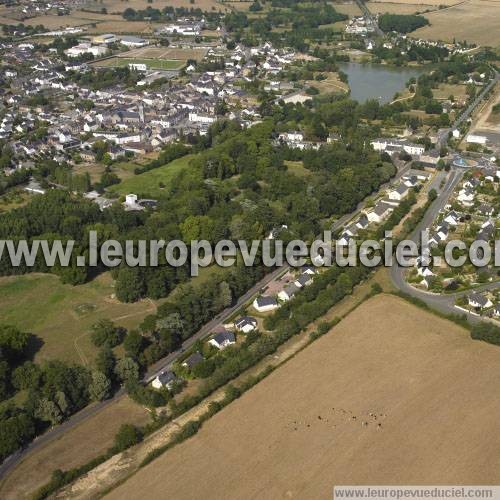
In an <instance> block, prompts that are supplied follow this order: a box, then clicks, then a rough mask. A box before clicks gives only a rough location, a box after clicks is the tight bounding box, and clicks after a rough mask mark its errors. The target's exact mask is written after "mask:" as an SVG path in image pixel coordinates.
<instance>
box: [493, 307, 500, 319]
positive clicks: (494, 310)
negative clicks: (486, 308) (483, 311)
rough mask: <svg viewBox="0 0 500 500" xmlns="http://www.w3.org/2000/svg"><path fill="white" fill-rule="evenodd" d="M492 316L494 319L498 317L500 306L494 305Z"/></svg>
mask: <svg viewBox="0 0 500 500" xmlns="http://www.w3.org/2000/svg"><path fill="white" fill-rule="evenodd" d="M493 316H494V317H495V318H499V317H500V304H496V305H495V307H494V308H493Z"/></svg>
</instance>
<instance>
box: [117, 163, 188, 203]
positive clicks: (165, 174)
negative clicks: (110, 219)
mask: <svg viewBox="0 0 500 500" xmlns="http://www.w3.org/2000/svg"><path fill="white" fill-rule="evenodd" d="M192 158H193V155H187V156H184V157H182V158H178V159H177V160H174V161H172V162H170V163H168V164H167V165H164V166H162V167H159V168H155V169H154V170H150V171H149V172H145V173H144V174H140V175H135V176H134V177H131V178H129V179H127V180H125V181H123V182H121V183H120V184H116V185H115V186H111V187H110V188H109V191H110V192H112V193H116V194H120V195H125V194H128V193H135V194H137V195H139V196H141V197H146V198H155V197H158V196H160V195H161V193H162V191H163V190H164V187H162V185H164V186H167V185H168V184H169V183H171V182H172V180H173V179H174V178H175V177H176V176H177V175H178V174H179V173H181V172H182V171H184V170H187V169H188V167H189V162H190V160H191V159H192Z"/></svg>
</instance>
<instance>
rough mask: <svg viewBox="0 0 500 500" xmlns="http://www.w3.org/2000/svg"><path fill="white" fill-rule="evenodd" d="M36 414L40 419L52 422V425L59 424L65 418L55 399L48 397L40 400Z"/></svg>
mask: <svg viewBox="0 0 500 500" xmlns="http://www.w3.org/2000/svg"><path fill="white" fill-rule="evenodd" d="M35 416H36V417H37V418H39V419H40V420H44V421H46V422H50V424H51V425H56V424H59V423H60V422H62V420H63V414H62V412H61V410H60V409H59V407H58V406H57V405H56V404H55V403H54V401H51V400H50V399H47V398H42V399H40V400H39V402H38V405H37V407H36V409H35Z"/></svg>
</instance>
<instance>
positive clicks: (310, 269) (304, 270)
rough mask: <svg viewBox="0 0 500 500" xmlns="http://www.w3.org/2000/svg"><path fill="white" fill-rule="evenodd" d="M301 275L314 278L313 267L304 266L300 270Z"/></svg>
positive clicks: (314, 271) (314, 270)
mask: <svg viewBox="0 0 500 500" xmlns="http://www.w3.org/2000/svg"><path fill="white" fill-rule="evenodd" d="M302 274H308V275H309V276H314V275H315V274H316V269H315V268H314V267H313V266H304V267H303V268H302Z"/></svg>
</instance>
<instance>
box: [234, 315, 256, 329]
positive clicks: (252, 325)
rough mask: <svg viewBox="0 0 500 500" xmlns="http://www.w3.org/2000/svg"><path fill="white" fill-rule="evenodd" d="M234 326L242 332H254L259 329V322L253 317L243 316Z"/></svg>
mask: <svg viewBox="0 0 500 500" xmlns="http://www.w3.org/2000/svg"><path fill="white" fill-rule="evenodd" d="M234 326H235V327H236V329H237V330H239V331H240V332H243V333H248V332H252V331H253V330H255V329H256V328H257V320H256V319H255V318H252V317H251V316H242V317H241V318H239V319H237V320H236V321H235V322H234Z"/></svg>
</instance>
